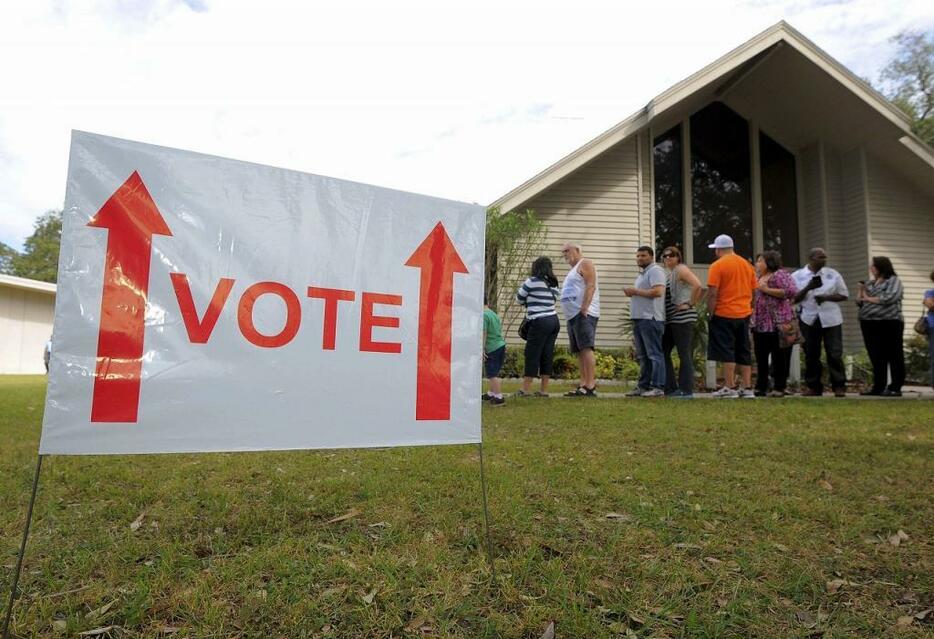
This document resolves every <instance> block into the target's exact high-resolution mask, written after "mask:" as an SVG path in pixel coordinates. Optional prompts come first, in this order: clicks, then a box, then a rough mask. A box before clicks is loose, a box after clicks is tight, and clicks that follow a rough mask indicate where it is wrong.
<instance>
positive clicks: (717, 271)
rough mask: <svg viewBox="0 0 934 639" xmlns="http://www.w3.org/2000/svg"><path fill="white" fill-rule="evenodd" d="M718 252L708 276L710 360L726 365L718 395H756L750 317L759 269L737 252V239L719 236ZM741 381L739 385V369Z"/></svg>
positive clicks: (714, 244)
mask: <svg viewBox="0 0 934 639" xmlns="http://www.w3.org/2000/svg"><path fill="white" fill-rule="evenodd" d="M709 248H712V249H713V250H714V253H716V255H717V260H716V261H715V262H714V263H713V264H712V265H711V266H710V272H709V274H708V275H707V288H708V293H707V312H708V313H709V315H710V321H709V323H708V338H707V359H710V360H713V361H715V362H720V363H722V364H723V388H721V389H719V390H717V391H716V392H714V393H713V396H714V397H725V398H735V397H742V398H749V399H751V398H754V397H755V396H756V395H755V393H754V392H753V390H752V353H751V351H750V348H749V316H750V315H752V293H753V291H755V290H756V286H757V284H758V282H756V271H755V269H754V268H753V267H752V264H750V263H749V262H748V261H747V260H745V259H744V258H742V257H740V256H739V255H737V254H736V253H734V252H733V238H731V237H730V236H729V235H718V236H717V239H716V240H714V243H713V244H711V245H710V246H709ZM737 368H739V375H740V378H741V380H742V381H741V382H740V385H739V387H738V388H737V387H735V383H736V379H735V374H736V369H737Z"/></svg>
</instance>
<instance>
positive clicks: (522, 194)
mask: <svg viewBox="0 0 934 639" xmlns="http://www.w3.org/2000/svg"><path fill="white" fill-rule="evenodd" d="M779 42H786V43H788V44H789V45H791V46H792V47H794V48H795V50H796V51H798V52H799V53H801V54H802V55H804V56H805V57H806V58H808V59H809V60H810V61H811V62H813V63H814V64H816V65H818V66H819V67H820V68H821V69H823V70H824V71H825V72H826V73H828V74H829V75H830V76H831V77H833V78H834V79H835V80H837V81H838V82H840V83H841V84H843V85H844V86H845V87H847V88H848V89H850V90H851V91H852V92H853V93H855V94H856V95H858V96H859V97H861V98H862V99H863V100H864V101H865V102H867V103H868V104H869V105H870V106H871V107H873V108H874V109H875V110H876V111H877V112H878V113H879V114H880V115H882V116H883V117H884V118H886V119H887V120H889V121H890V122H891V123H892V124H894V125H895V126H896V127H898V128H899V129H901V130H902V131H903V132H904V133H905V135H908V136H911V135H913V134H912V133H911V121H910V119H909V118H908V116H907V115H906V114H905V113H903V112H902V111H901V110H900V109H898V107H896V106H895V105H894V104H892V103H891V102H889V101H888V100H887V99H886V98H885V97H884V96H882V95H881V94H880V93H879V92H878V91H876V90H875V89H874V88H872V87H871V86H870V85H869V84H867V83H866V82H865V81H863V80H862V79H861V78H859V77H858V76H856V75H855V74H853V73H852V72H850V71H849V70H848V69H847V68H846V67H844V66H843V65H841V64H840V63H838V62H837V61H836V60H834V59H833V58H832V57H830V56H829V55H827V53H825V52H824V51H823V50H821V49H820V47H818V46H817V45H816V44H814V43H813V42H811V41H810V40H808V39H807V38H806V37H805V36H804V35H802V34H801V33H800V32H799V31H797V30H796V29H795V28H793V27H792V26H791V25H789V24H788V23H787V22H785V21H780V22H778V23H776V24H774V25H772V26H771V27H769V28H768V29H766V30H765V31H763V32H761V33H759V34H758V35H756V36H754V37H753V38H751V39H750V40H748V41H746V42H744V43H743V44H741V45H740V46H738V47H737V48H735V49H733V50H732V51H730V52H729V53H727V54H726V55H723V56H721V57H720V58H718V59H717V60H715V61H714V62H712V63H710V64H708V65H707V66H705V67H704V68H702V69H701V70H699V71H697V72H696V73H694V74H692V75H690V76H688V77H687V78H685V79H684V80H682V81H681V82H678V83H677V84H675V85H674V86H672V87H671V88H669V89H667V90H666V91H664V92H662V93H661V94H659V95H658V96H657V97H655V98H654V99H652V100H650V101H649V103H648V104H647V105H646V106H645V107H643V108H642V109H641V110H639V111H637V112H636V113H634V114H632V115H631V116H629V117H628V118H626V119H625V120H623V121H622V122H620V123H619V124H617V125H616V126H614V127H612V128H611V129H609V130H607V131H605V132H604V133H602V134H600V135H599V136H597V137H596V138H594V139H592V140H591V141H589V142H587V143H586V144H584V145H583V146H581V147H580V148H578V149H577V150H575V151H574V152H572V153H570V154H568V155H567V156H565V157H563V158H562V159H560V160H558V161H557V162H555V163H554V164H552V165H551V166H549V167H548V168H546V169H545V170H543V171H541V172H540V173H538V174H537V175H535V176H534V177H532V178H530V179H529V180H526V181H525V182H524V183H522V184H521V185H519V186H518V187H516V188H515V189H513V190H512V191H510V192H509V193H507V194H505V195H503V196H502V197H500V198H499V199H497V200H496V201H494V202H493V203H492V204H490V207H498V208H499V209H500V210H501V211H503V212H508V211H511V210H514V209H516V208H519V207H520V206H522V205H523V204H525V203H526V202H528V201H529V200H530V199H532V198H533V197H535V196H536V195H538V194H539V193H541V192H542V191H544V190H545V189H547V188H548V187H550V186H552V185H553V184H555V183H556V182H558V181H560V180H561V179H563V178H565V177H567V176H568V175H569V174H570V173H572V172H573V171H575V170H576V169H578V168H579V167H581V166H583V165H584V164H586V163H587V162H589V161H590V160H592V159H594V158H595V157H597V156H598V155H600V154H601V153H603V152H604V151H606V150H607V149H609V148H610V147H612V146H613V145H615V144H617V143H619V142H621V141H622V140H624V139H625V138H626V137H628V136H630V135H632V134H634V133H637V132H638V131H639V130H641V129H643V128H644V127H646V126H648V125H649V124H650V123H651V122H652V121H653V120H654V119H655V118H656V117H658V116H659V115H660V114H662V113H664V112H666V111H667V110H669V109H671V108H672V107H674V106H676V105H677V104H679V103H680V102H681V101H682V100H684V99H685V98H687V97H689V96H690V95H691V94H693V93H695V92H696V91H698V90H700V89H701V88H703V87H705V86H707V85H708V84H710V83H711V82H713V81H714V80H716V79H717V78H718V77H721V76H723V75H724V74H726V73H729V72H730V71H732V70H734V69H736V68H737V67H738V66H740V65H741V64H743V63H744V62H746V61H747V60H749V59H751V58H753V57H754V56H756V55H758V54H759V53H761V52H763V51H765V50H766V49H768V48H769V47H771V46H773V45H776V44H778V43H779ZM909 148H912V147H911V146H909ZM912 150H914V149H913V148H912ZM916 152H917V151H916Z"/></svg>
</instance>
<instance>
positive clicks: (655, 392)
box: [639, 388, 665, 397]
mask: <svg viewBox="0 0 934 639" xmlns="http://www.w3.org/2000/svg"><path fill="white" fill-rule="evenodd" d="M664 396H665V391H663V390H662V389H660V388H651V389H649V390H647V391H643V392H642V395H640V396H639V397H664Z"/></svg>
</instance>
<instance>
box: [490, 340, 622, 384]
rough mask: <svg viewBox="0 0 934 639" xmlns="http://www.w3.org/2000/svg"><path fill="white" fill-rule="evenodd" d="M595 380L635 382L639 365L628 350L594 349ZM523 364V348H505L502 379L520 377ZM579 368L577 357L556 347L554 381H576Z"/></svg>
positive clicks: (562, 348)
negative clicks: (595, 360)
mask: <svg viewBox="0 0 934 639" xmlns="http://www.w3.org/2000/svg"><path fill="white" fill-rule="evenodd" d="M596 356H597V379H618V380H635V379H638V377H639V364H638V363H637V362H636V361H635V360H634V359H633V358H632V355H631V354H630V352H629V350H624V349H596ZM524 364H525V347H524V346H507V347H506V361H505V363H504V364H503V372H502V376H503V377H522V374H523V372H524V371H523V367H524ZM579 375H580V368H579V366H578V363H577V356H576V355H572V354H571V353H570V352H569V351H568V349H567V347H566V346H556V347H555V356H554V370H553V375H552V377H554V378H555V379H577V377H578V376H579Z"/></svg>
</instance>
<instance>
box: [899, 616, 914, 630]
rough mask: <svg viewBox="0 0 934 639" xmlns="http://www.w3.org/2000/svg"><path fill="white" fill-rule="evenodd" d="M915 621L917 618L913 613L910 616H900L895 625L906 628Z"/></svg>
mask: <svg viewBox="0 0 934 639" xmlns="http://www.w3.org/2000/svg"><path fill="white" fill-rule="evenodd" d="M914 622H915V618H914V616H913V615H912V616H910V617H909V616H908V615H905V616H903V617H899V618H898V621H896V622H895V625H896V626H898V627H899V628H905V627H907V626H910V625H911V624H913V623H914Z"/></svg>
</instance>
